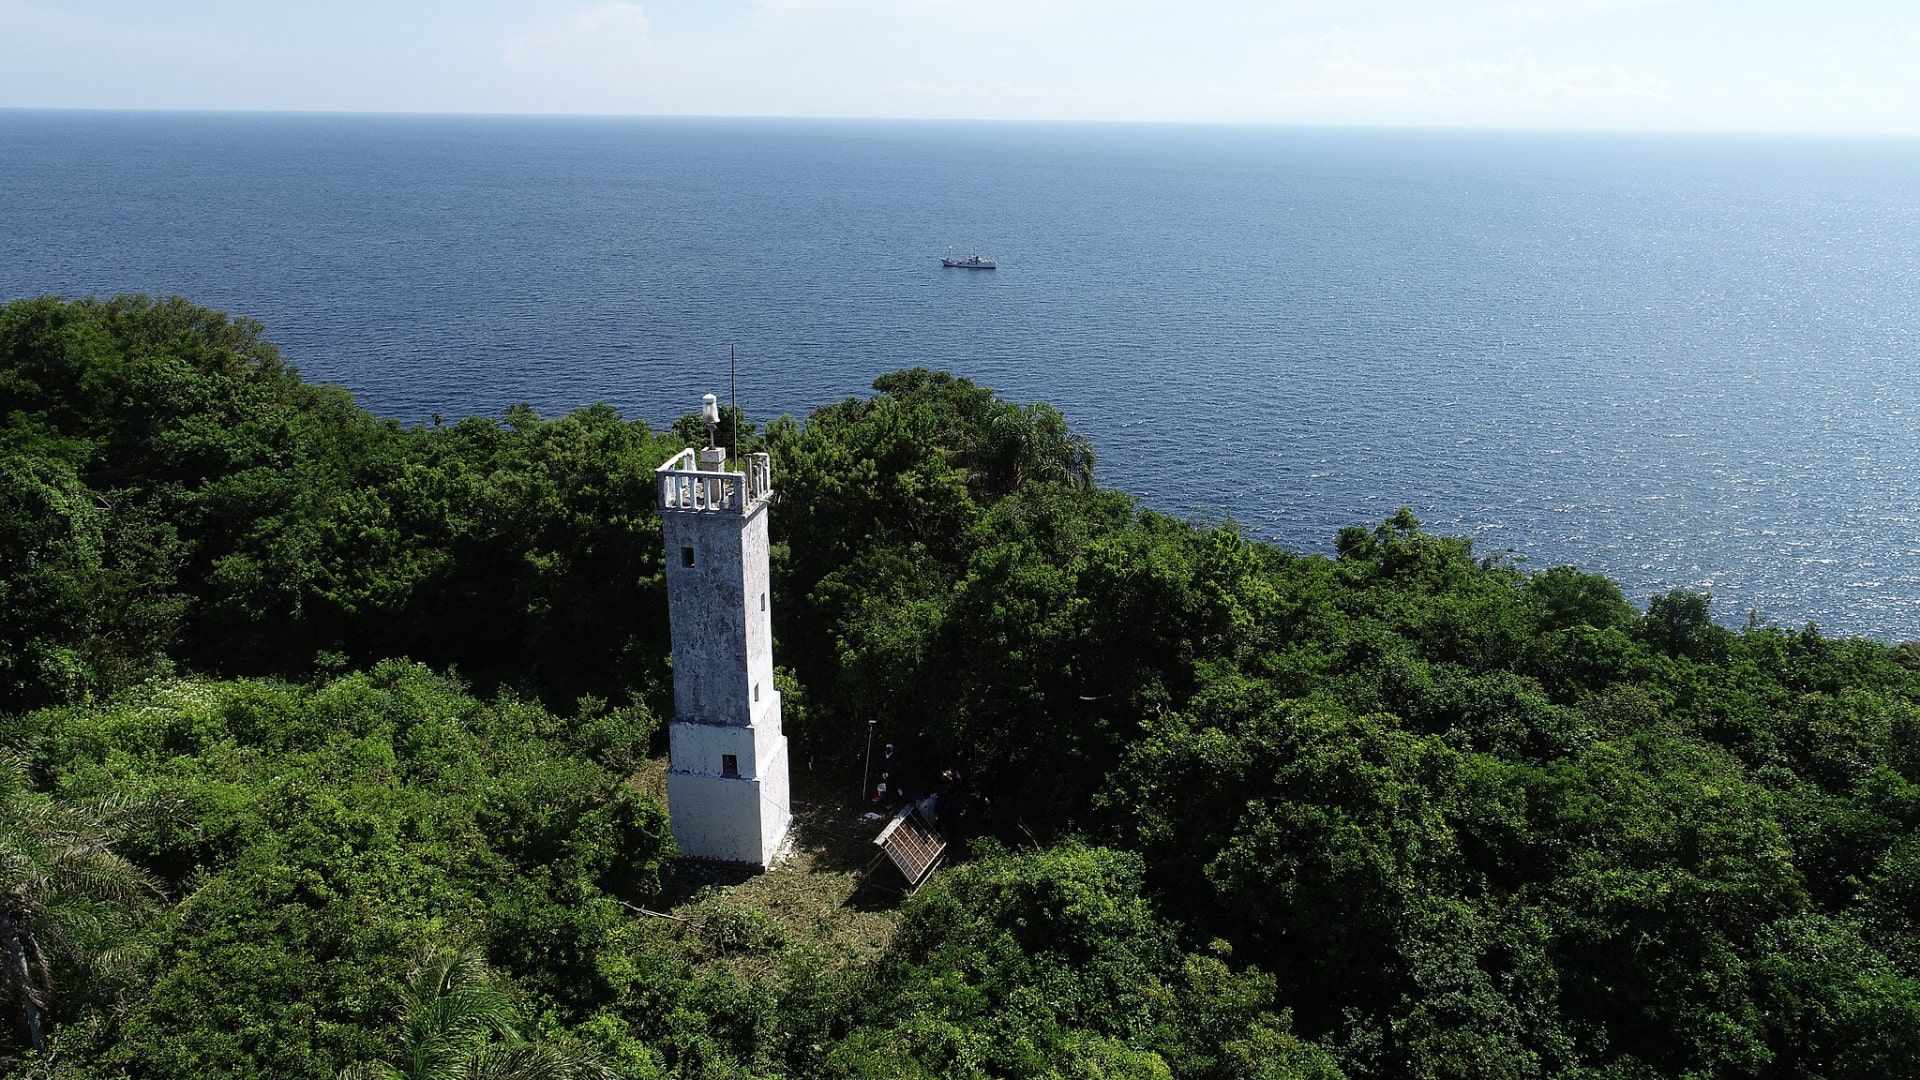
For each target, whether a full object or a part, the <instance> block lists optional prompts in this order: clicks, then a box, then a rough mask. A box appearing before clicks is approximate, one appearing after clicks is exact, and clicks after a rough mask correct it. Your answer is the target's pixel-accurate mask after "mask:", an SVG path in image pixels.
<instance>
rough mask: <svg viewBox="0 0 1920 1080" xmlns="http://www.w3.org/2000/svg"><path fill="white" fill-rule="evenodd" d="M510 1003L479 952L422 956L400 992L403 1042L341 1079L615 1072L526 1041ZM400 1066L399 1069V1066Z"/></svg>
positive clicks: (489, 1078)
mask: <svg viewBox="0 0 1920 1080" xmlns="http://www.w3.org/2000/svg"><path fill="white" fill-rule="evenodd" d="M516 1012H517V1010H515V1009H514V1007H513V1002H512V1001H511V1000H510V999H509V997H508V996H507V994H506V992H505V990H504V988H503V987H502V986H501V985H500V983H499V980H498V979H497V978H496V977H495V976H494V974H493V973H492V972H491V971H489V970H488V969H487V964H486V958H485V957H484V956H482V955H481V953H480V950H478V949H466V950H462V951H454V950H444V949H443V950H438V951H434V952H429V953H427V954H425V955H423V956H422V957H421V958H420V959H419V960H418V961H417V962H416V963H415V964H414V966H413V969H412V970H411V971H409V972H408V973H407V977H406V982H405V985H404V986H403V987H402V988H401V991H400V1013H399V1018H398V1020H399V1027H400V1044H399V1046H398V1047H397V1048H396V1052H395V1054H394V1055H393V1057H392V1058H391V1059H390V1060H388V1061H378V1062H366V1063H362V1064H359V1065H350V1066H348V1067H347V1068H345V1069H342V1070H340V1080H600V1078H603V1077H608V1078H610V1077H612V1075H613V1073H612V1072H611V1071H610V1070H608V1069H606V1068H604V1067H603V1066H601V1065H600V1064H598V1063H597V1062H594V1061H592V1060H590V1059H588V1058H586V1057H583V1056H581V1055H580V1054H577V1053H570V1052H568V1051H566V1050H563V1049H561V1048H560V1047H558V1046H555V1045H553V1044H551V1043H544V1042H535V1041H532V1040H529V1039H526V1038H523V1037H522V1036H521V1035H520V1033H519V1031H518V1030H517V1028H516V1021H517V1017H516ZM394 1062H399V1064H397V1065H396V1064H394Z"/></svg>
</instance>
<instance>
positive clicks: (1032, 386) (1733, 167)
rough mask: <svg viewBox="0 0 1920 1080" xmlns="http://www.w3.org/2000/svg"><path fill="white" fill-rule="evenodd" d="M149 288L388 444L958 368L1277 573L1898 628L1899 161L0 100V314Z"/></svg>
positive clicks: (800, 401) (1909, 414)
mask: <svg viewBox="0 0 1920 1080" xmlns="http://www.w3.org/2000/svg"><path fill="white" fill-rule="evenodd" d="M948 249H953V250H956V251H972V250H978V251H980V252H982V253H983V254H986V255H988V256H990V257H993V258H997V259H998V260H999V261H1000V269H999V270H997V271H994V272H991V273H989V272H968V271H959V270H942V269H941V268H940V266H939V264H938V261H937V257H938V256H939V255H940V254H942V253H943V252H945V251H947V250H948ZM135 290H137V291H145V292H150V293H162V294H164V293H179V294H183V295H185V296H188V297H190V298H192V299H194V300H196V301H199V302H202V303H205V304H209V305H211V306H215V307H219V308H223V309H226V310H228V311H232V312H234V313H237V314H242V315H246V316H250V317H253V318H257V319H260V320H262V321H263V322H265V323H266V324H267V326H268V328H269V332H270V333H269V336H270V337H271V338H272V339H273V340H275V341H276V342H277V343H279V344H280V345H281V347H282V349H283V350H284V352H285V353H286V354H287V355H288V357H289V358H290V359H291V360H292V361H293V362H294V363H295V364H297V365H298V366H299V367H300V368H301V369H302V370H303V371H304V372H305V373H306V374H307V375H308V376H309V377H311V378H315V379H320V380H327V381H334V382H339V383H342V384H344V385H345V386H347V387H349V388H350V389H352V390H353V391H354V393H355V394H356V395H358V397H359V399H360V400H361V401H362V402H363V403H364V404H365V405H367V406H368V407H369V408H372V409H374V410H375V411H377V412H380V413H383V414H386V415H391V416H395V417H400V418H402V419H405V420H409V421H418V420H422V419H424V418H426V417H428V416H429V415H431V414H433V413H436V412H437V413H441V414H445V415H447V416H449V417H452V416H460V415H465V414H469V413H487V414H493V413H498V412H499V411H500V410H501V409H502V408H504V407H505V406H507V405H509V404H512V403H514V402H521V401H525V402H531V403H532V404H534V405H535V406H537V407H539V408H540V409H541V410H543V411H560V410H566V409H570V408H573V407H576V406H580V405H584V404H588V403H591V402H596V401H606V402H611V403H612V404H614V405H615V406H617V407H619V408H620V409H621V410H622V411H623V412H625V413H627V414H628V415H630V416H638V417H643V418H647V419H649V420H654V421H665V420H668V419H670V418H672V417H673V416H676V415H678V414H680V413H681V412H684V411H687V410H689V409H691V408H693V407H694V406H695V404H696V402H697V399H698V396H699V394H700V393H702V392H704V391H707V390H710V389H711V390H720V391H722V392H724V389H725V383H726V375H727V347H728V345H729V344H732V345H735V346H737V348H738V350H739V355H740V360H741V371H740V392H741V399H742V404H743V405H744V406H745V408H746V409H747V410H748V412H749V414H750V415H752V416H756V417H762V418H764V417H766V416H768V415H770V414H774V413H778V412H794V413H800V412H804V411H805V410H807V409H809V408H811V407H813V406H816V405H819V404H821V403H824V402H827V401H832V400H836V399H839V398H843V397H846V396H849V395H854V394H860V393H862V392H864V391H865V389H866V388H867V386H868V384H869V383H870V382H871V380H872V379H873V377H874V376H875V375H878V374H880V373H882V372H885V371H888V370H891V369H894V368H898V367H902V366H906V365H912V364H924V365H928V366H933V367H940V368H947V369H950V370H953V371H956V372H959V373H962V374H965V375H967V376H970V377H972V378H974V379H976V380H978V381H979V382H982V383H984V384H986V385H989V386H992V387H995V388H996V389H998V390H1000V391H1002V392H1004V393H1005V394H1007V395H1009V396H1011V397H1014V398H1017V399H1023V400H1027V399H1045V400H1047V401H1051V402H1054V403H1055V404H1057V405H1058V406H1059V407H1060V408H1061V409H1063V410H1064V411H1065V412H1066V414H1067V417H1068V419H1069V420H1070V421H1071V422H1072V423H1073V425H1074V426H1075V427H1076V428H1077V429H1079V430H1080V431H1081V432H1083V433H1085V434H1086V435H1087V436H1089V437H1090V438H1091V439H1092V441H1093V442H1094V444H1095V447H1096V449H1097V451H1098V453H1099V456H1100V467H1099V474H1100V478H1101V480H1102V481H1103V482H1105V483H1107V484H1109V485H1111V486H1115V487H1119V488H1122V489H1124V490H1127V491H1130V492H1133V493H1134V494H1136V495H1138V496H1139V497H1140V498H1141V499H1142V500H1143V501H1144V502H1145V503H1146V504H1147V505H1149V506H1153V507H1156V508H1159V509H1162V510H1166V511H1170V512H1173V513H1176V514H1181V515H1187V516H1193V517H1200V518H1206V519H1219V518H1223V517H1231V518H1233V519H1235V520H1237V521H1238V522H1240V523H1241V524H1242V526H1243V527H1244V528H1245V530H1246V531H1247V532H1248V533H1249V534H1251V535H1254V536H1258V537H1261V538H1267V539H1272V540H1274V541H1277V542H1278V543H1280V544H1283V545H1285V546H1287V547H1290V548H1294V549H1298V550H1310V551H1324V550H1328V549H1329V548H1330V545H1331V541H1332V538H1333V535H1334V532H1335V531H1336V530H1337V529H1338V528H1339V527H1340V526H1341V525H1344V524H1348V523H1352V522H1373V521H1377V520H1379V519H1381V518H1383V517H1385V516H1387V515H1388V514H1390V513H1392V512H1393V510H1394V508H1395V507H1397V506H1400V505H1402V504H1405V505H1409V506H1412V507H1413V508H1414V509H1415V511H1416V513H1418V514H1419V515H1420V517H1421V518H1422V520H1423V521H1424V522H1426V523H1427V524H1428V526H1429V527H1430V528H1433V529H1435V530H1439V531H1445V532H1450V533H1456V534H1462V535H1467V536H1471V537H1473V539H1474V541H1475V543H1476V545H1477V547H1478V549H1479V550H1481V551H1482V552H1485V553H1497V552H1503V551H1509V550H1511V551H1512V552H1514V553H1516V554H1518V555H1520V556H1523V557H1524V558H1525V559H1526V560H1527V565H1530V566H1534V567H1544V566H1549V565H1554V564H1558V563H1567V562H1571V563H1577V564H1579V565H1581V566H1583V567H1586V568H1588V569H1592V570H1599V571H1603V572H1606V573H1608V574H1611V575H1614V576H1615V577H1617V578H1618V579H1619V580H1620V581H1621V582H1622V584H1623V585H1624V586H1625V587H1626V589H1627V591H1628V593H1629V595H1631V596H1633V597H1634V598H1635V599H1637V600H1642V601H1644V599H1645V598H1646V597H1647V596H1648V595H1650V594H1651V593H1653V592H1655V591H1659V590H1665V589H1670V588H1676V587H1684V588H1700V589H1705V588H1710V589H1711V590H1712V591H1713V593H1714V596H1715V606H1716V610H1717V611H1718V612H1719V614H1720V616H1721V617H1722V618H1723V619H1725V620H1727V621H1730V622H1738V621H1740V620H1741V619H1743V618H1744V617H1745V616H1746V614H1747V612H1748V611H1749V610H1755V609H1757V610H1758V611H1759V612H1760V613H1761V615H1762V616H1763V617H1767V618H1772V619H1777V620H1779V621H1782V622H1786V623H1799V622H1801V621H1805V620H1816V621H1818V622H1819V623H1820V624H1821V625H1822V626H1823V627H1824V628H1827V629H1829V630H1833V631H1841V632H1848V633H1862V634H1870V635H1873V636H1877V637H1882V638H1887V639H1899V640H1904V639H1911V638H1920V479H1917V477H1916V468H1915V466H1916V464H1920V454H1917V453H1916V442H1917V441H1920V383H1917V382H1916V379H1915V360H1916V353H1917V351H1920V143H1916V142H1913V141H1896V140H1883V141H1872V140H1838V139H1836V140H1820V139H1810V138H1802V139H1788V138H1738V137H1679V136H1635V135H1557V134H1541V133H1462V132H1446V133H1434V132H1410V131H1342V130H1302V129H1279V128H1227V127H1157V126H1137V127H1136V126H1074V125H998V124H965V123H902V122H852V121H846V122H838V121H834V122H830V121H747V120H698V121H695V120H660V119H648V120H638V119H584V118H582V119H554V118H542V119H531V118H453V117H371V116H318V115H213V114H140V113H41V112H0V299H11V298H16V297H22V296H31V295H39V294H45V293H59V294H65V295H69V296H77V295H84V294H88V293H95V294H103V295H104V294H111V293H116V292H123V291H135Z"/></svg>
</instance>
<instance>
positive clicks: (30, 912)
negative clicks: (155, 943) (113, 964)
mask: <svg viewBox="0 0 1920 1080" xmlns="http://www.w3.org/2000/svg"><path fill="white" fill-rule="evenodd" d="M128 810H129V807H128V806H127V805H126V804H124V803H116V802H95V803H87V804H74V803H65V802H62V801H59V800H56V799H54V798H52V797H49V796H47V795H45V794H43V793H40V792H36V791H34V790H33V789H32V788H31V787H30V786H29V784H28V774H27V766H26V762H25V761H24V760H23V759H22V758H20V757H19V756H18V755H15V754H6V755H4V756H0V1000H4V1001H5V1002H6V1004H7V1005H8V1007H9V1011H10V1013H11V1015H12V1019H13V1021H14V1024H15V1026H16V1027H17V1029H18V1032H19V1035H20V1037H21V1039H22V1040H23V1041H24V1042H25V1044H26V1046H27V1047H28V1048H30V1049H32V1050H34V1051H43V1050H45V1049H46V1046H47V1035H48V1030H47V1028H48V1021H47V1017H48V1015H49V1010H50V1008H51V1007H52V1005H53V1002H54V998H55V996H56V993H57V992H58V991H60V990H61V988H62V985H63V983H62V980H63V977H65V976H68V975H71V976H74V977H76V978H83V977H84V972H85V969H86V967H87V965H89V964H93V963H99V962H103V961H111V959H113V957H112V953H111V950H112V949H113V948H114V946H115V945H116V943H117V942H118V941H119V940H120V937H121V935H122V934H124V933H125V932H126V931H127V930H128V929H129V927H130V926H131V924H132V923H133V921H134V919H135V918H136V917H137V915H138V914H139V913H140V912H141V911H142V910H143V909H145V908H146V907H147V906H148V905H149V904H150V903H151V901H152V900H153V899H154V898H155V897H156V895H157V893H158V890H157V888H156V885H155V882H154V880H153V878H152V877H150V876H149V875H148V874H147V873H146V872H145V871H144V870H142V869H140V868H139V867H137V866H135V865H134V864H133V863H131V862H129V861H128V860H127V859H126V858H124V857H123V856H121V855H120V854H118V853H117V852H115V851H114V850H113V848H112V844H113V842H114V840H115V839H116V838H117V837H118V836H119V835H120V834H121V832H122V830H123V828H124V823H125V819H126V816H127V812H128ZM82 989H83V991H84V987H82Z"/></svg>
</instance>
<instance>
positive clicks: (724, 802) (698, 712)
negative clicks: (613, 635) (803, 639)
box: [655, 394, 793, 869]
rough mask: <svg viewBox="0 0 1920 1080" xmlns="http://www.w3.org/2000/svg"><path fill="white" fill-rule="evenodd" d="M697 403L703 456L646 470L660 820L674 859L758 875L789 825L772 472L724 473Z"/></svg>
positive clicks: (761, 458)
mask: <svg viewBox="0 0 1920 1080" xmlns="http://www.w3.org/2000/svg"><path fill="white" fill-rule="evenodd" d="M702 405H703V407H702V414H703V416H704V418H705V419H706V421H707V448H706V449H704V450H700V451H698V452H696V451H693V450H683V451H681V452H680V453H679V454H677V455H675V456H674V457H673V459H672V460H670V461H668V462H667V463H666V464H665V465H662V466H661V467H660V468H659V469H658V470H656V471H655V476H656V478H657V479H658V481H659V500H660V502H659V506H660V532H661V535H662V537H663V538H664V540H665V542H666V557H667V612H668V615H669V618H670V620H671V622H672V628H673V704H674V717H673V723H672V725H671V726H669V727H668V729H667V733H668V748H669V753H670V755H671V762H670V766H669V769H668V772H667V812H668V814H669V815H670V816H671V818H672V821H673V838H674V840H675V841H676V842H677V843H678V844H679V845H680V851H681V853H682V854H684V855H686V856H688V857H690V858H695V859H714V860H719V861H724V862H731V863H748V864H751V865H754V866H757V867H761V868H763V869H764V868H765V867H766V866H767V865H768V864H769V863H771V862H772V861H773V859H774V856H775V854H776V853H777V852H778V851H779V850H780V845H781V843H782V842H783V841H784V840H785V839H786V836H787V828H788V826H789V825H791V824H792V821H793V813H792V810H791V808H790V803H789V801H788V797H787V738H786V736H785V735H783V734H781V731H780V691H778V690H776V689H774V685H773V614H772V609H771V608H770V607H769V605H768V597H767V579H768V576H769V575H768V569H767V508H768V504H769V502H770V501H771V498H772V495H773V467H772V463H771V461H770V460H769V458H768V456H767V455H766V454H748V455H746V458H745V460H744V462H742V463H741V465H742V466H743V468H742V471H739V472H735V471H733V470H732V469H730V468H729V467H728V462H727V454H726V451H725V450H724V449H721V448H719V447H718V446H716V445H715V443H714V438H713V433H714V428H715V426H716V425H717V424H718V422H719V419H720V410H719V406H718V404H717V402H716V401H715V398H714V396H713V395H712V394H708V395H706V397H705V398H704V399H703V402H702Z"/></svg>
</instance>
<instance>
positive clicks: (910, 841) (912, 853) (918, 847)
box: [873, 803, 947, 889]
mask: <svg viewBox="0 0 1920 1080" xmlns="http://www.w3.org/2000/svg"><path fill="white" fill-rule="evenodd" d="M873 842H874V843H875V844H876V845H878V846H879V848H880V850H881V851H884V852H886V853H887V858H888V859H889V860H891V861H892V862H893V867H894V869H896V870H898V871H900V876H901V877H904V878H906V879H907V884H908V885H909V886H912V887H913V888H916V889H917V888H919V887H920V883H921V882H923V881H925V880H926V879H927V875H929V874H931V873H933V868H934V865H935V864H936V863H938V862H939V861H940V856H941V855H942V854H943V853H945V852H946V850H947V842H946V840H945V839H944V838H942V837H941V835H940V834H939V833H938V832H935V831H934V828H933V825H932V824H931V823H930V822H928V821H927V817H926V815H925V814H923V813H921V811H920V807H919V806H918V805H916V804H913V803H908V804H907V805H906V806H904V807H901V809H900V812H899V813H897V814H895V815H893V820H892V821H889V822H887V827H886V828H884V829H882V830H880V835H879V836H876V837H874V840H873Z"/></svg>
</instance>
